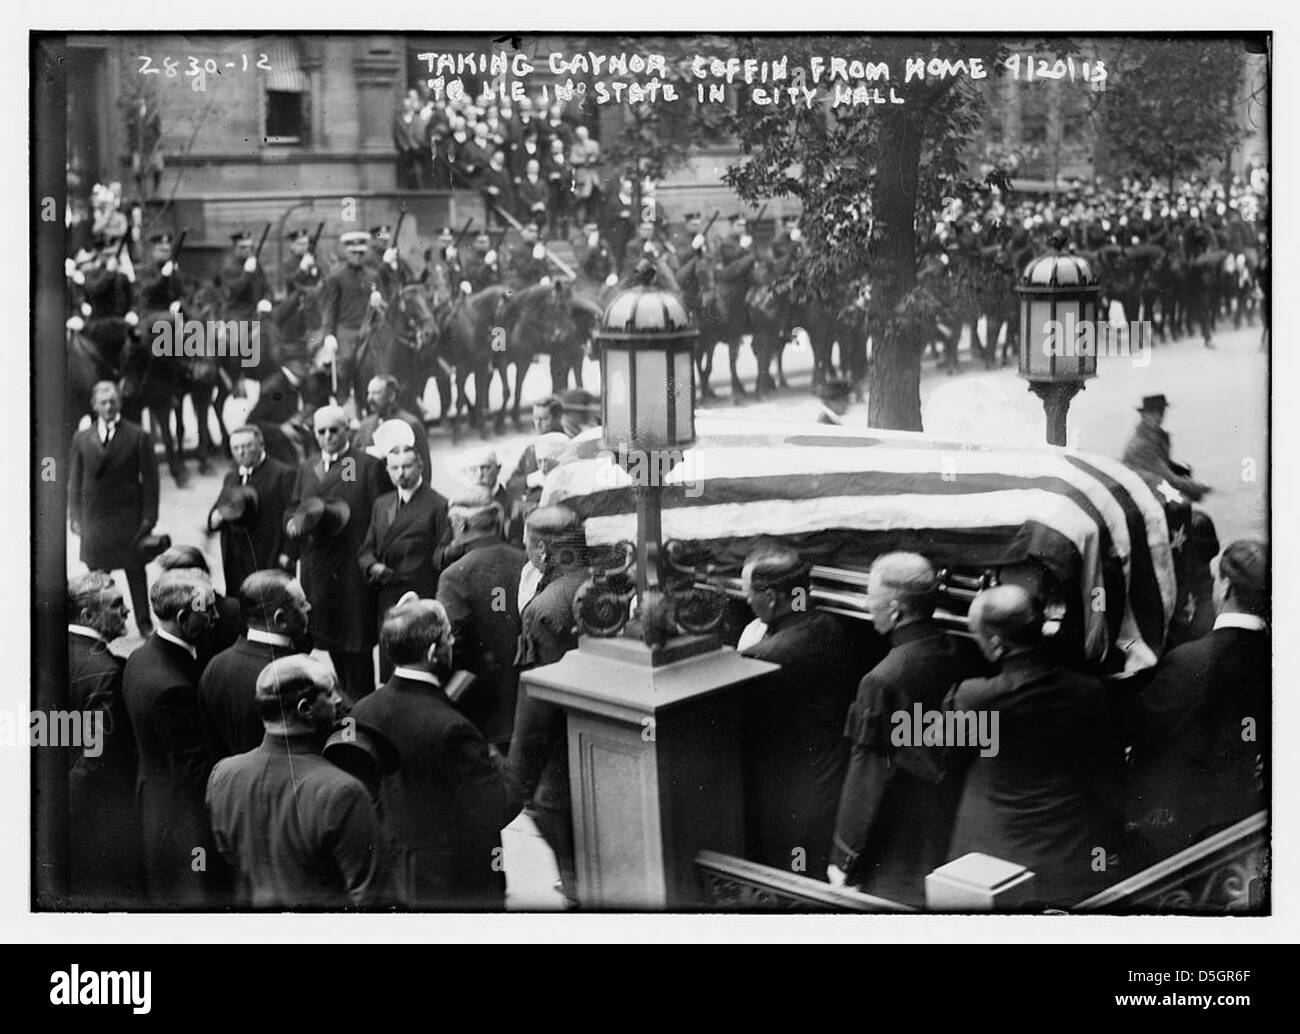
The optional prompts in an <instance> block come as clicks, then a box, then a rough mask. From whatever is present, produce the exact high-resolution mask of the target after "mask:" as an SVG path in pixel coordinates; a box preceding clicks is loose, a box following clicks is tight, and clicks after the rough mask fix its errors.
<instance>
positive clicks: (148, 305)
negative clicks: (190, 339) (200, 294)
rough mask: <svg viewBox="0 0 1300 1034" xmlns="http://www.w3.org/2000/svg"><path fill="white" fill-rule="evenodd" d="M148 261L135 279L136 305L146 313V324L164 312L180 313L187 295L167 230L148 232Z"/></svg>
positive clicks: (149, 324) (168, 313) (150, 324)
mask: <svg viewBox="0 0 1300 1034" xmlns="http://www.w3.org/2000/svg"><path fill="white" fill-rule="evenodd" d="M149 245H150V255H149V262H148V264H146V265H145V266H144V267H143V268H142V269H141V270H140V276H139V279H138V280H137V282H136V288H137V291H138V296H137V298H138V300H137V303H136V307H137V309H138V311H139V312H141V313H142V314H143V315H144V322H145V326H146V327H149V326H152V324H153V321H154V320H155V319H158V318H164V317H165V315H170V314H171V313H175V312H180V311H181V309H182V307H183V305H184V302H185V297H186V293H187V292H186V284H185V278H184V276H183V275H182V273H181V270H180V266H179V265H178V264H177V262H176V259H175V258H174V257H173V255H172V248H173V247H174V242H173V240H172V235H171V234H170V233H169V232H167V231H166V230H158V231H156V232H155V233H152V234H150V235H149Z"/></svg>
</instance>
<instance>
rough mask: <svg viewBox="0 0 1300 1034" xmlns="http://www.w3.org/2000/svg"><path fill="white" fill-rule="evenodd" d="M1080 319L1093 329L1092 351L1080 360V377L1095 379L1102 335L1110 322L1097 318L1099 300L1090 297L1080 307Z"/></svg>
mask: <svg viewBox="0 0 1300 1034" xmlns="http://www.w3.org/2000/svg"><path fill="white" fill-rule="evenodd" d="M1079 311H1080V319H1082V320H1084V321H1085V322H1086V323H1088V324H1089V325H1091V327H1092V343H1093V344H1092V351H1091V352H1090V353H1089V354H1088V355H1085V356H1082V357H1081V358H1080V360H1079V376H1080V377H1095V376H1096V375H1097V356H1098V355H1099V354H1100V352H1101V344H1102V335H1103V334H1105V333H1106V332H1107V330H1108V329H1109V328H1108V321H1105V320H1099V319H1098V318H1097V298H1096V296H1095V295H1088V296H1087V297H1086V298H1085V299H1084V300H1083V302H1082V303H1081V304H1080V306H1079Z"/></svg>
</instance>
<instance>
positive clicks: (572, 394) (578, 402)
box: [560, 388, 600, 416]
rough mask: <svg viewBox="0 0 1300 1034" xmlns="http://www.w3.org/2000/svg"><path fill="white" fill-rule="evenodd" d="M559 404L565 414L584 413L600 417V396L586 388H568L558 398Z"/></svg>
mask: <svg viewBox="0 0 1300 1034" xmlns="http://www.w3.org/2000/svg"><path fill="white" fill-rule="evenodd" d="M560 404H561V405H562V406H563V407H564V411H565V412H566V413H586V414H588V415H590V416H600V396H599V395H595V394H593V393H592V392H590V391H588V390H587V389H586V388H570V389H569V390H568V391H566V392H564V394H562V395H561V396H560Z"/></svg>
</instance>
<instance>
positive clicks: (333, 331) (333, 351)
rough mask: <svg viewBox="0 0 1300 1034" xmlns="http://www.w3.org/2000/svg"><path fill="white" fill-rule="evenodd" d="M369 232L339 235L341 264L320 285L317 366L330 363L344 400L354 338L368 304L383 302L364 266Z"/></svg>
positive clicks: (351, 232)
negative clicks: (320, 336) (319, 330)
mask: <svg viewBox="0 0 1300 1034" xmlns="http://www.w3.org/2000/svg"><path fill="white" fill-rule="evenodd" d="M369 242H370V234H368V233H366V232H365V231H364V230H353V231H349V232H348V233H344V234H342V235H341V236H340V237H339V243H340V244H341V245H342V246H343V256H344V260H345V261H344V264H343V265H342V266H340V267H339V268H338V269H336V270H334V272H332V273H331V274H330V275H329V276H327V277H326V278H325V283H324V285H323V286H322V287H321V334H322V336H323V340H322V343H321V347H320V348H319V349H318V350H317V352H316V356H315V365H316V366H317V367H319V368H322V369H324V368H328V367H330V366H333V368H334V369H333V373H334V374H336V375H337V376H336V377H334V378H333V383H334V384H335V385H336V388H337V391H338V392H339V393H340V399H341V401H342V400H345V399H346V397H347V394H348V392H349V391H350V386H351V384H352V367H353V362H354V361H355V359H356V353H357V338H358V335H359V334H360V331H361V324H362V322H363V321H364V320H365V318H366V313H367V312H368V311H369V309H370V308H371V306H378V305H380V304H381V303H382V300H383V296H382V295H381V294H380V291H379V287H378V284H377V283H376V281H375V279H374V277H373V275H372V274H371V273H370V272H369V271H368V270H367V269H366V268H365V258H366V251H367V249H368V246H369Z"/></svg>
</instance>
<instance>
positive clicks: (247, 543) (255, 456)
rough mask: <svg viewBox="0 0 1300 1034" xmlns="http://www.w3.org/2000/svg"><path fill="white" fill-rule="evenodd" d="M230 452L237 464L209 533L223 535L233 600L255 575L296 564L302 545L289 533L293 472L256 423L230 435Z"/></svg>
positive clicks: (223, 489) (213, 512)
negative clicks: (270, 449)
mask: <svg viewBox="0 0 1300 1034" xmlns="http://www.w3.org/2000/svg"><path fill="white" fill-rule="evenodd" d="M230 452H231V455H232V456H234V459H235V465H234V467H232V468H231V469H230V470H229V471H228V472H227V473H226V476H225V478H224V480H223V481H222V483H221V494H220V495H219V496H218V497H217V501H216V503H214V504H213V506H212V510H211V511H210V512H209V513H208V528H209V529H210V530H212V531H220V532H221V569H222V572H223V574H224V576H225V579H226V595H228V596H233V595H234V594H235V593H237V592H239V587H240V585H242V584H243V582H244V579H245V578H247V577H248V576H249V575H250V574H252V573H253V572H254V571H263V570H266V569H267V568H270V567H277V566H282V565H283V566H287V564H289V563H292V561H293V560H294V559H295V558H296V556H297V545H296V544H295V543H293V542H290V541H289V539H288V538H287V537H286V536H285V532H284V511H285V509H286V507H288V505H289V497H290V495H291V494H292V492H293V481H294V469H293V467H291V466H289V465H288V464H285V463H281V462H280V461H279V460H277V459H274V458H273V457H271V456H268V455H267V454H266V439H265V437H264V436H263V434H262V429H261V428H260V427H258V426H257V425H256V424H251V425H248V426H246V427H239V428H236V429H235V430H233V431H231V432H230Z"/></svg>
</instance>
